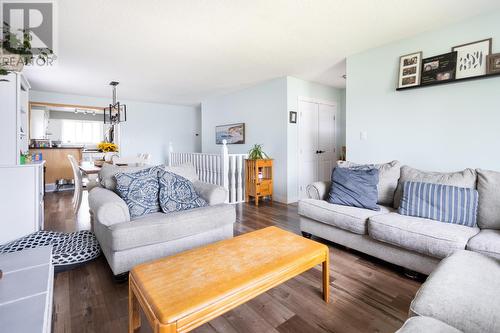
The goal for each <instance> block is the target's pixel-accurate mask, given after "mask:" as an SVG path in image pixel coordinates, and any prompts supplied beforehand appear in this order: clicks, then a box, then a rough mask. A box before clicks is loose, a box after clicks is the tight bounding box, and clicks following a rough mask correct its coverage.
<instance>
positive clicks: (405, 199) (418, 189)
mask: <svg viewBox="0 0 500 333" xmlns="http://www.w3.org/2000/svg"><path fill="white" fill-rule="evenodd" d="M477 201H478V194H477V191H476V190H475V189H472V188H465V187H457V186H449V185H441V184H430V183H420V182H404V184H403V196H402V198H401V203H400V204H399V211H398V212H399V214H401V215H408V216H415V217H423V218H427V219H432V220H436V221H440V222H446V223H453V224H460V225H465V226H468V227H474V226H475V225H476V217H477Z"/></svg>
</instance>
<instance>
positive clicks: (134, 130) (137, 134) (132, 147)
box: [30, 91, 201, 163]
mask: <svg viewBox="0 0 500 333" xmlns="http://www.w3.org/2000/svg"><path fill="white" fill-rule="evenodd" d="M30 101H32V102H47V103H60V104H76V105H85V106H99V107H105V106H107V105H109V103H110V100H109V99H106V98H99V97H89V96H79V95H66V94H58V93H52V92H43V91H31V92H30ZM121 102H123V103H125V104H127V121H126V122H124V123H122V124H121V134H122V135H121V147H120V149H121V154H122V156H135V155H136V154H137V153H141V152H147V153H150V154H152V160H153V162H154V163H164V162H165V161H166V159H167V151H168V143H169V142H172V143H173V145H174V149H175V150H176V151H185V152H193V151H194V152H199V151H200V148H201V141H200V138H201V136H196V134H197V133H200V127H201V126H200V119H201V116H200V114H201V112H200V110H199V107H192V106H180V105H170V104H158V103H145V102H137V101H127V100H123V101H121Z"/></svg>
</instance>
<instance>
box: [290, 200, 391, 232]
mask: <svg viewBox="0 0 500 333" xmlns="http://www.w3.org/2000/svg"><path fill="white" fill-rule="evenodd" d="M391 211H394V210H393V209H392V208H389V207H385V206H380V210H379V211H373V210H369V209H364V208H357V207H349V206H342V205H334V204H331V203H328V202H326V201H324V200H315V199H303V200H300V201H299V215H302V216H305V217H308V218H310V219H313V220H316V221H319V222H322V223H325V224H329V225H332V226H334V227H337V228H340V229H344V230H347V231H350V232H353V233H355V234H360V235H364V234H366V232H367V230H366V221H367V220H368V218H369V217H371V216H374V215H378V214H386V213H389V212H391ZM318 236H320V235H318Z"/></svg>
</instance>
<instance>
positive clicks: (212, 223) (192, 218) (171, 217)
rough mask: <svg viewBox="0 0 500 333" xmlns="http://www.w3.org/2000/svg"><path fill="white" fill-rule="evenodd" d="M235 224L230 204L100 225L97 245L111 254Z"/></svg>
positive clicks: (154, 214)
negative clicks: (100, 230)
mask: <svg viewBox="0 0 500 333" xmlns="http://www.w3.org/2000/svg"><path fill="white" fill-rule="evenodd" d="M235 220H236V213H235V207H234V206H233V205H229V204H221V205H215V206H206V207H201V208H195V209H191V210H187V211H182V212H175V213H170V214H164V213H153V214H150V215H147V216H144V217H141V218H138V219H136V220H134V221H130V222H125V223H118V224H113V225H111V226H104V225H101V224H100V225H99V226H98V227H99V228H101V229H102V228H104V230H102V232H99V236H100V237H99V241H100V242H103V243H104V244H101V245H102V246H105V247H107V248H109V249H110V250H112V251H122V250H126V249H131V248H135V247H139V246H145V245H150V244H157V243H162V242H167V241H171V240H174V239H180V238H183V237H187V236H190V235H195V234H199V233H203V232H206V231H209V230H213V229H217V228H220V227H222V226H224V225H226V224H232V223H234V222H235Z"/></svg>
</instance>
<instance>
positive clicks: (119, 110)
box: [104, 81, 127, 125]
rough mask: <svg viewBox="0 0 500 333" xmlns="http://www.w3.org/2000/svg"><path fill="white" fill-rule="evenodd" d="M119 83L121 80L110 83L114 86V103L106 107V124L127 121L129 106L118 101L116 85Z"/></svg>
mask: <svg viewBox="0 0 500 333" xmlns="http://www.w3.org/2000/svg"><path fill="white" fill-rule="evenodd" d="M118 84H119V82H116V81H111V82H110V83H109V85H110V86H112V87H113V104H109V107H107V108H104V123H105V124H112V125H115V124H119V123H122V122H124V121H127V106H126V105H125V104H120V102H117V101H116V86H117V85H118Z"/></svg>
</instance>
